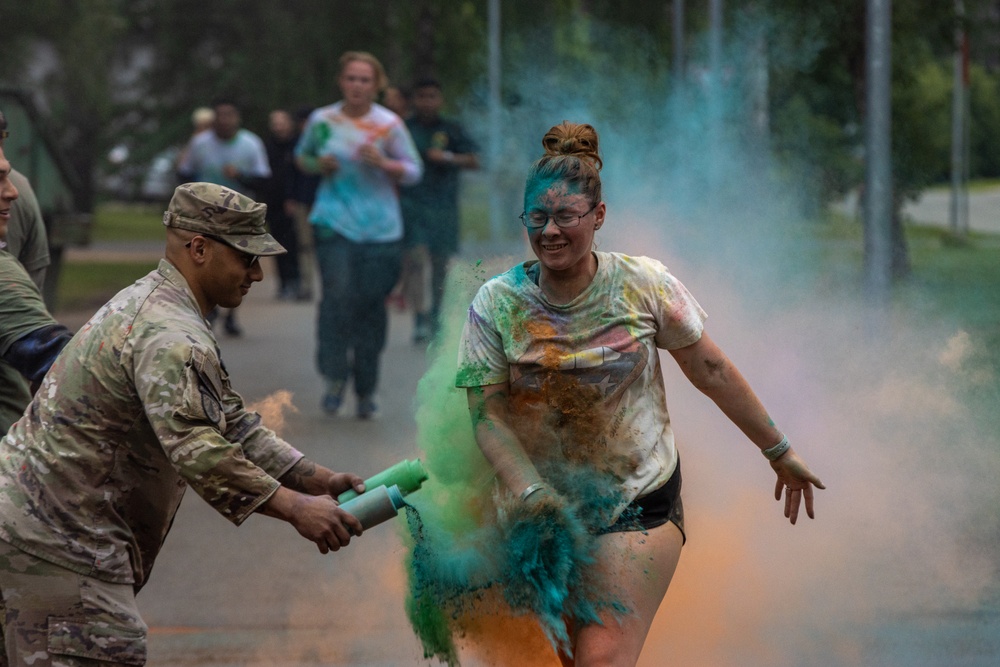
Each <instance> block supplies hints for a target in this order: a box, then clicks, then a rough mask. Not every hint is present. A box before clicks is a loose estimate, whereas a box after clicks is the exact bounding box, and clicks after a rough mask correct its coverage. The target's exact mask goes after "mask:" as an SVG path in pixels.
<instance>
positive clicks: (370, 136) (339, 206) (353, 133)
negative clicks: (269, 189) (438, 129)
mask: <svg viewBox="0 0 1000 667" xmlns="http://www.w3.org/2000/svg"><path fill="white" fill-rule="evenodd" d="M342 108H343V102H337V103H336V104H332V105H330V106H326V107H321V108H319V109H316V110H315V111H313V113H312V115H310V116H309V121H308V123H307V124H306V127H305V129H304V130H303V132H302V137H301V138H300V139H299V143H298V145H297V146H296V147H295V154H296V156H299V157H306V158H318V157H321V156H324V155H332V156H334V157H336V158H337V161H338V162H339V163H340V168H339V169H338V170H337V171H335V172H334V173H333V174H331V175H330V176H326V177H324V178H323V179H322V180H321V181H320V183H319V188H318V189H317V190H316V200H315V203H314V204H313V208H312V212H311V213H310V214H309V222H311V223H312V224H313V225H314V226H315V228H316V237H317V238H318V239H323V238H324V237H327V236H329V235H331V234H333V233H337V234H340V235H342V236H344V237H345V238H347V239H348V240H350V241H354V242H356V243H383V242H390V241H398V240H399V239H401V238H402V237H403V219H402V215H401V214H400V210H399V193H398V189H397V183H396V181H394V180H393V179H392V178H391V177H390V176H389V175H388V174H386V173H385V172H384V171H383V170H382V169H379V168H376V167H371V166H369V165H367V164H365V162H364V161H363V160H362V159H361V157H360V155H359V151H360V149H361V147H362V146H364V145H366V144H374V145H375V146H376V147H377V148H378V149H379V150H380V151H381V152H382V153H383V154H384V155H387V156H388V157H389V158H391V159H393V160H399V161H400V162H401V163H402V164H403V167H404V172H403V177H402V178H401V179H400V180H399V185H412V184H413V183H416V182H417V181H419V180H420V177H421V175H422V173H423V164H422V163H421V161H420V156H419V154H418V153H417V149H416V147H415V146H414V145H413V139H412V138H410V133H409V132H408V131H407V130H406V125H405V124H404V123H403V121H402V119H400V117H399V116H397V115H396V114H394V113H393V112H391V111H389V110H388V109H386V108H385V107H383V106H381V105H379V104H373V105H372V107H371V110H370V111H369V112H368V113H367V114H365V115H364V116H360V117H358V118H352V117H350V116H348V115H346V114H344V113H343V111H342Z"/></svg>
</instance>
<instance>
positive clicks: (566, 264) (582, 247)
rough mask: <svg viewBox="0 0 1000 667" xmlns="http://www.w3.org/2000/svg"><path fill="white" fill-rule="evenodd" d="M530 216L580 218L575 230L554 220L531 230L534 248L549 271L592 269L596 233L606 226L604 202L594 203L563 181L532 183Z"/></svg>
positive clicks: (528, 192) (528, 203) (527, 210)
mask: <svg viewBox="0 0 1000 667" xmlns="http://www.w3.org/2000/svg"><path fill="white" fill-rule="evenodd" d="M524 211H525V214H526V215H527V216H531V215H533V214H534V215H535V216H539V215H543V216H565V217H572V216H578V217H577V219H576V223H575V224H574V225H573V226H571V227H560V226H559V225H557V224H556V223H555V220H553V219H552V218H551V217H549V218H547V219H546V220H545V223H544V224H543V225H542V226H541V227H539V228H531V227H529V228H528V238H529V240H530V241H531V249H532V250H533V251H534V253H535V256H536V257H538V261H539V262H541V263H542V266H544V267H545V268H546V269H548V270H549V271H553V272H558V273H563V272H569V273H573V272H574V271H576V270H580V269H581V268H583V267H586V266H589V262H590V252H591V249H592V248H593V245H594V232H596V231H597V230H598V229H600V227H601V225H602V224H603V223H604V213H605V206H604V202H597V203H596V205H595V203H594V202H592V201H590V198H589V197H588V196H587V195H586V194H583V193H582V192H579V190H578V188H576V187H572V186H571V185H570V184H569V183H567V182H566V181H564V180H561V179H541V180H536V181H534V182H531V183H529V184H528V187H527V188H526V189H525V193H524Z"/></svg>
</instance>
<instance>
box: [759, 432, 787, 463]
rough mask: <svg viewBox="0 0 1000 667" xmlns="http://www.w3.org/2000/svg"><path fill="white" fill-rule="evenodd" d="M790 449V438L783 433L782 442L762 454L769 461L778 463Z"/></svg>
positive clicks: (762, 451)
mask: <svg viewBox="0 0 1000 667" xmlns="http://www.w3.org/2000/svg"><path fill="white" fill-rule="evenodd" d="M789 447H791V445H790V444H788V436H787V435H785V434H784V433H782V434H781V442H779V443H778V444H776V445H775V446H774V447H769V448H767V449H763V450H761V452H760V453H761V454H763V455H764V458H766V459H767V460H768V461H777V460H778V459H779V458H781V455H782V454H784V453H785V452H787V451H788V448H789Z"/></svg>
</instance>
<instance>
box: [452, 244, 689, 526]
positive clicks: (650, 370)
mask: <svg viewBox="0 0 1000 667" xmlns="http://www.w3.org/2000/svg"><path fill="white" fill-rule="evenodd" d="M595 255H596V257H597V261H598V268H597V274H596V275H595V276H594V280H593V281H592V282H591V284H590V285H589V286H588V287H587V289H586V290H585V291H584V292H583V293H582V294H580V295H579V296H578V297H576V298H575V299H574V300H573V301H572V302H570V303H568V304H564V305H556V304H552V303H550V302H549V301H548V299H546V297H545V294H544V293H543V292H542V290H541V289H540V288H539V287H538V285H537V284H536V282H535V280H534V279H533V278H532V275H531V274H532V272H534V271H537V265H538V263H537V262H536V261H530V262H525V263H524V264H521V265H518V266H515V267H514V268H512V269H510V270H509V271H507V272H506V273H504V274H502V275H499V276H496V277H494V278H492V279H491V280H489V281H488V282H487V283H486V284H485V285H483V287H482V288H480V290H479V292H478V293H477V294H476V297H475V299H474V300H473V302H472V306H471V307H470V309H469V316H468V320H467V322H466V324H465V330H464V332H463V336H462V343H461V346H460V348H459V370H458V376H457V381H456V385H457V386H459V387H477V386H486V385H491V384H500V383H505V382H506V383H509V385H510V394H509V401H508V410H509V413H510V426H511V427H512V428H513V429H514V430H515V432H516V433H517V434H518V436H519V439H520V440H521V443H522V445H524V448H525V450H526V451H527V453H528V455H529V456H530V457H531V458H532V459H533V460H534V461H536V463H539V462H545V461H552V460H565V461H568V462H570V463H578V464H583V465H587V466H591V467H595V468H597V469H599V470H601V471H606V472H609V473H611V474H613V475H614V477H615V478H616V479H620V480H621V482H622V488H623V504H622V505H621V507H619V511H620V510H621V509H622V508H623V507H624V505H625V504H627V503H628V502H631V501H632V500H634V499H635V498H637V497H640V496H643V495H645V494H646V493H649V492H651V491H654V490H656V489H657V488H659V487H660V486H661V485H662V484H663V483H664V482H665V481H666V480H667V479H669V477H670V475H671V474H672V473H673V471H674V469H675V467H676V465H677V451H676V449H675V447H674V436H673V431H672V429H671V426H670V416H669V414H668V412H667V403H666V397H665V393H664V387H663V374H662V370H661V368H660V361H659V355H658V354H657V348H662V349H667V350H670V349H677V348H681V347H686V346H688V345H691V344H693V343H695V342H697V341H698V339H699V338H701V334H702V330H703V322H704V320H705V317H706V315H705V312H704V311H703V310H702V309H701V306H699V305H698V302H697V301H695V299H694V297H693V296H692V295H691V294H690V292H688V290H687V289H686V288H685V287H684V285H682V284H681V283H680V281H678V280H677V279H676V278H675V277H674V276H673V275H671V274H670V273H669V272H668V271H667V269H666V267H664V266H663V265H662V264H661V263H660V262H658V261H656V260H654V259H649V258H647V257H628V256H626V255H621V254H617V253H604V252H597V253H595Z"/></svg>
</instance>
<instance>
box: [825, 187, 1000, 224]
mask: <svg viewBox="0 0 1000 667" xmlns="http://www.w3.org/2000/svg"><path fill="white" fill-rule="evenodd" d="M836 207H837V208H838V209H839V210H841V211H843V212H844V213H847V214H848V215H857V214H858V213H859V210H860V209H859V207H858V193H857V192H856V191H854V192H851V193H850V194H848V196H847V197H845V198H844V200H843V201H842V202H840V203H838V204H836ZM968 211H969V230H970V231H973V232H982V233H986V234H1000V186H997V187H991V188H986V189H977V190H976V191H975V192H972V193H970V195H969V197H968ZM903 216H904V219H906V221H907V222H909V223H910V224H914V225H918V226H924V227H940V228H942V229H949V228H950V225H951V192H950V191H949V190H946V189H934V190H928V191H926V192H924V193H923V194H921V195H920V197H919V198H918V199H917V200H916V201H912V202H907V203H906V204H905V205H904V206H903Z"/></svg>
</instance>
